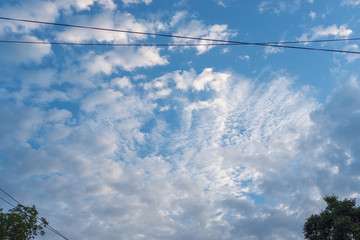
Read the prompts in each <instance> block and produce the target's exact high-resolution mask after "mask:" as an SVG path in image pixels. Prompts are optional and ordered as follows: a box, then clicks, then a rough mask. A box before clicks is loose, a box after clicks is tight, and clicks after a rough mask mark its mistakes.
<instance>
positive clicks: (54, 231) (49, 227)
mask: <svg viewBox="0 0 360 240" xmlns="http://www.w3.org/2000/svg"><path fill="white" fill-rule="evenodd" d="M0 190H1V191H2V192H3V193H5V194H6V195H7V196H8V197H9V198H11V199H12V200H14V201H15V202H16V203H17V204H19V205H21V206H24V205H22V204H21V203H20V202H19V201H17V200H16V199H15V198H14V197H12V196H11V195H10V194H9V193H7V192H6V191H5V190H3V189H2V188H1V187H0ZM0 199H1V200H3V201H4V202H6V203H8V204H9V205H11V206H12V207H15V205H13V204H11V203H10V202H8V201H6V200H5V199H3V198H2V197H0ZM36 219H37V220H39V217H36ZM46 228H47V229H49V230H50V231H52V232H53V233H55V234H56V235H58V236H60V237H62V238H64V239H66V240H69V239H68V238H66V237H65V236H64V235H62V234H61V233H60V232H59V231H57V230H56V229H55V228H53V227H52V226H50V225H49V224H48V225H47V226H46Z"/></svg>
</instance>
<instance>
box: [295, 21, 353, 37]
mask: <svg viewBox="0 0 360 240" xmlns="http://www.w3.org/2000/svg"><path fill="white" fill-rule="evenodd" d="M352 33H353V31H352V30H351V29H349V28H347V27H346V26H345V25H340V26H339V27H338V26H337V25H336V24H334V25H331V26H328V27H324V26H321V25H320V26H316V27H313V28H312V29H311V30H310V31H309V32H307V33H304V34H303V35H302V36H301V37H300V38H299V40H302V41H306V40H314V39H319V38H325V37H328V36H335V37H348V36H350V35H351V34H352Z"/></svg>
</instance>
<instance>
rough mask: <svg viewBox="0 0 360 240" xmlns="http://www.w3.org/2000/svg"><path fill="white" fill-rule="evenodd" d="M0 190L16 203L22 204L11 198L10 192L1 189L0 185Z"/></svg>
mask: <svg viewBox="0 0 360 240" xmlns="http://www.w3.org/2000/svg"><path fill="white" fill-rule="evenodd" d="M0 191H2V192H3V193H5V194H6V195H7V196H8V197H9V198H11V199H12V200H14V201H15V202H16V203H17V204H20V205H22V204H21V203H20V202H19V201H18V200H16V199H15V198H13V197H12V196H11V195H10V194H8V193H7V192H6V191H5V190H3V189H2V188H1V187H0Z"/></svg>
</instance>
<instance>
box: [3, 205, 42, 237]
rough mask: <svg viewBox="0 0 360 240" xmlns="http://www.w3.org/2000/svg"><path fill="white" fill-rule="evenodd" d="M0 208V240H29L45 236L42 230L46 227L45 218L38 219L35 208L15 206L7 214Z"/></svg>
mask: <svg viewBox="0 0 360 240" xmlns="http://www.w3.org/2000/svg"><path fill="white" fill-rule="evenodd" d="M2 211H3V209H1V208H0V239H1V240H29V239H34V238H35V236H36V235H38V234H40V235H42V236H43V235H45V232H44V230H43V229H44V228H45V227H47V226H48V222H47V221H46V219H45V218H38V217H37V215H38V211H37V210H36V208H35V206H32V207H25V206H23V205H20V204H19V205H17V206H16V207H14V208H12V209H10V210H9V211H8V213H3V212H2Z"/></svg>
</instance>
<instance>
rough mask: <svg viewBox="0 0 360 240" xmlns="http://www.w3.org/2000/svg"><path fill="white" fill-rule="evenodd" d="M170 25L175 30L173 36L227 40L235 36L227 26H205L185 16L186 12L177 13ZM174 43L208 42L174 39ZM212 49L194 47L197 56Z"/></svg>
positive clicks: (204, 42)
mask: <svg viewBox="0 0 360 240" xmlns="http://www.w3.org/2000/svg"><path fill="white" fill-rule="evenodd" d="M188 19H190V20H188ZM171 25H172V27H174V28H175V29H176V32H175V33H174V35H179V36H189V37H195V38H208V39H220V40H228V39H229V37H233V36H235V35H236V34H235V32H234V31H232V30H230V29H228V27H227V25H224V24H222V25H220V24H215V25H212V26H206V25H205V24H204V23H203V22H202V21H199V20H195V19H192V17H191V16H189V14H186V12H177V13H176V14H175V16H174V17H173V21H172V22H171ZM174 43H179V44H180V43H190V44H191V43H200V44H206V43H209V41H198V40H191V39H180V38H175V39H174ZM213 47H214V46H196V47H195V48H196V49H197V53H198V54H203V53H205V52H207V51H209V50H210V49H212V48H213Z"/></svg>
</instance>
